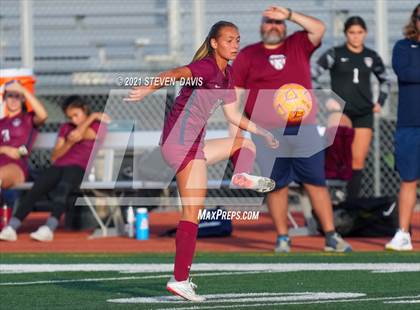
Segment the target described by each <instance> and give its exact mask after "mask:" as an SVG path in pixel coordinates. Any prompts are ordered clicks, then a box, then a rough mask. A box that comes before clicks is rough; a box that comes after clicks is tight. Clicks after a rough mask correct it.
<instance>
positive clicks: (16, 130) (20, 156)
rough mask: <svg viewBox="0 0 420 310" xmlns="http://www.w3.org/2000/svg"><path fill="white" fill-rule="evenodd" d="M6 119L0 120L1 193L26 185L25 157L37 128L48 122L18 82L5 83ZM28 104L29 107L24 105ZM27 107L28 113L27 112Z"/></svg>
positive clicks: (43, 113) (39, 107)
mask: <svg viewBox="0 0 420 310" xmlns="http://www.w3.org/2000/svg"><path fill="white" fill-rule="evenodd" d="M4 101H5V106H6V116H5V117H4V118H2V119H0V134H1V137H0V185H1V188H2V189H5V188H10V187H13V186H16V185H18V184H20V183H23V182H25V180H26V178H27V177H28V163H27V161H28V156H29V153H30V151H31V148H32V144H33V142H34V140H35V137H36V134H37V127H39V126H41V125H42V124H43V123H44V122H45V121H46V119H47V117H48V114H47V111H46V110H45V108H44V106H43V104H42V103H41V102H40V101H39V100H38V99H37V98H36V97H35V96H34V95H33V94H31V92H30V91H28V90H27V89H26V88H24V87H23V86H22V85H21V84H20V83H19V82H17V81H11V82H8V83H6V85H5V92H4ZM26 102H29V103H30V105H29V104H27V105H26V104H25V103H26ZM28 107H30V108H31V109H32V111H31V112H28V111H27V109H28Z"/></svg>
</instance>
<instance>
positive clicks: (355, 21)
mask: <svg viewBox="0 0 420 310" xmlns="http://www.w3.org/2000/svg"><path fill="white" fill-rule="evenodd" d="M354 25H358V26H360V27H362V28H363V29H364V30H365V31H367V27H366V23H365V21H364V19H363V18H361V17H360V16H351V17H349V18H347V20H346V22H345V23H344V33H346V32H347V31H348V30H349V28H350V27H351V26H354Z"/></svg>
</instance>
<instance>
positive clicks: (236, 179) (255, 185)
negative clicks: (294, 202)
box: [231, 172, 276, 193]
mask: <svg viewBox="0 0 420 310" xmlns="http://www.w3.org/2000/svg"><path fill="white" fill-rule="evenodd" d="M231 185H233V187H240V188H244V189H253V190H255V191H257V192H260V193H266V192H271V191H272V190H273V189H274V187H275V186H276V182H274V180H272V179H270V178H266V177H260V176H256V175H251V174H248V173H245V172H242V173H237V174H235V175H234V176H233V177H232V181H231Z"/></svg>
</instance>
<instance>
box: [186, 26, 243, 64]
mask: <svg viewBox="0 0 420 310" xmlns="http://www.w3.org/2000/svg"><path fill="white" fill-rule="evenodd" d="M224 27H232V28H235V29H238V27H236V25H235V24H234V23H231V22H227V21H224V20H221V21H218V22H217V23H215V24H214V25H213V26H212V27H211V28H210V31H209V33H208V35H207V37H206V39H205V40H204V42H203V44H201V46H200V47H199V49H198V50H197V52H195V54H194V57H193V60H192V62H194V61H197V60H200V59H203V58H204V57H207V56H208V55H210V54H212V53H213V47H211V44H210V41H211V39H216V38H218V37H219V36H220V31H221V30H222V28H224Z"/></svg>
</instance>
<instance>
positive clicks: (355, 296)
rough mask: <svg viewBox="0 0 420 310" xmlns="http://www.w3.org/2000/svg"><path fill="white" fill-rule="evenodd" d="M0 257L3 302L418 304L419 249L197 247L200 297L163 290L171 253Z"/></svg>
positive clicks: (31, 305) (69, 305)
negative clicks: (222, 250) (283, 251)
mask: <svg viewBox="0 0 420 310" xmlns="http://www.w3.org/2000/svg"><path fill="white" fill-rule="evenodd" d="M0 263H1V267H0V268H1V270H0V309H18V310H21V309H101V310H102V309H363V310H365V309H420V253H389V252H383V253H381V252H379V253H353V254H350V255H348V254H347V255H344V254H303V253H294V254H288V255H274V254H235V253H229V254H213V253H200V254H199V255H197V257H196V259H195V264H194V266H193V271H192V275H193V279H194V282H195V283H196V284H197V285H198V286H199V288H198V292H199V293H200V294H203V295H207V297H208V301H206V302H204V303H200V304H198V303H191V302H184V301H180V300H179V299H178V298H176V297H172V296H171V295H170V294H169V293H167V292H166V290H165V283H166V281H167V279H168V277H169V275H170V273H171V269H172V255H167V254H164V255H163V254H156V255H152V254H145V255H138V254H137V255H135V254H131V255H127V254H125V255H123V254H109V255H108V254H68V255H64V254H1V255H0Z"/></svg>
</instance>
